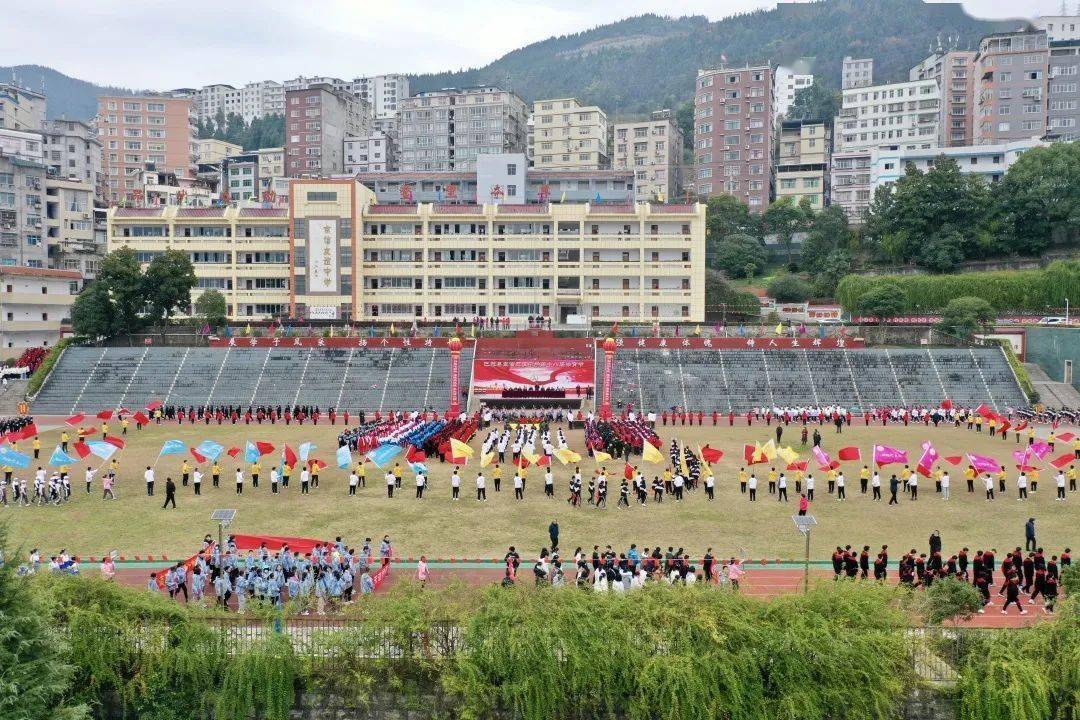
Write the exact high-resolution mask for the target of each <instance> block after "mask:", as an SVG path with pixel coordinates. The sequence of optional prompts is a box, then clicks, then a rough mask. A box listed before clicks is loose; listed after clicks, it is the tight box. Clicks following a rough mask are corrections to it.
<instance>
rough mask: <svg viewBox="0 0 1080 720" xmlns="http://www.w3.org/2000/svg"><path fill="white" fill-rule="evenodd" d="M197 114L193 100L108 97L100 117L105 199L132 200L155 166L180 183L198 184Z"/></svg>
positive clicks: (103, 100) (100, 105) (101, 99)
mask: <svg viewBox="0 0 1080 720" xmlns="http://www.w3.org/2000/svg"><path fill="white" fill-rule="evenodd" d="M195 118H196V115H195V112H194V108H193V105H192V100H191V99H190V98H178V97H169V96H166V95H134V96H131V95H115V96H114V95H105V96H101V97H99V98H98V115H97V119H96V124H97V131H98V139H99V140H100V141H101V143H102V146H103V149H102V153H103V161H102V172H103V173H104V174H105V185H106V192H107V195H106V198H105V199H106V200H107V201H108V202H110V203H115V202H119V201H120V200H121V199H128V200H131V199H133V195H132V193H133V192H134V191H135V190H136V189H137V187H138V185H139V179H140V176H141V173H142V172H143V171H145V170H146V169H147V167H148V166H149V167H152V168H153V169H154V170H155V171H160V172H168V173H172V174H174V175H175V176H176V178H177V180H178V181H179V182H181V183H191V182H194V179H195V175H196V167H195V159H196V154H197V149H196V147H195Z"/></svg>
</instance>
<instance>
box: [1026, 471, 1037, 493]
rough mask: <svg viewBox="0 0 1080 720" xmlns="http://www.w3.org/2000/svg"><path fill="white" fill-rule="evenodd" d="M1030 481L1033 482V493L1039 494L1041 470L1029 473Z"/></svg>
mask: <svg viewBox="0 0 1080 720" xmlns="http://www.w3.org/2000/svg"><path fill="white" fill-rule="evenodd" d="M1028 479H1029V480H1031V492H1038V490H1039V469H1038V468H1034V469H1032V471H1031V472H1030V473H1028Z"/></svg>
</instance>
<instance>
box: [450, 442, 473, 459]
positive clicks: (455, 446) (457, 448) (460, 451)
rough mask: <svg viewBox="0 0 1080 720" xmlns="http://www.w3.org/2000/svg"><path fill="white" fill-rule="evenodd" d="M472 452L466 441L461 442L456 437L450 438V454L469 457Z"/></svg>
mask: <svg viewBox="0 0 1080 720" xmlns="http://www.w3.org/2000/svg"><path fill="white" fill-rule="evenodd" d="M474 452H475V451H474V450H473V449H472V448H471V447H469V444H468V443H463V442H461V441H460V440H458V439H457V438H453V437H452V438H450V454H451V455H453V456H454V457H466V458H471V457H472V456H473V453H474Z"/></svg>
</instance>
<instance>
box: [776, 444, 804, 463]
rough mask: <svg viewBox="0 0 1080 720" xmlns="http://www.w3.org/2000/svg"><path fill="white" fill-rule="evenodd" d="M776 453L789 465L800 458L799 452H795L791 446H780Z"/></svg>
mask: <svg viewBox="0 0 1080 720" xmlns="http://www.w3.org/2000/svg"><path fill="white" fill-rule="evenodd" d="M776 454H777V455H779V456H780V458H781V459H782V460H783V461H784V462H785V463H787V464H788V465H790V464H791V463H793V462H795V461H796V460H798V459H799V453H797V452H795V451H794V450H792V449H791V448H790V447H782V448H778V449H777V451H776Z"/></svg>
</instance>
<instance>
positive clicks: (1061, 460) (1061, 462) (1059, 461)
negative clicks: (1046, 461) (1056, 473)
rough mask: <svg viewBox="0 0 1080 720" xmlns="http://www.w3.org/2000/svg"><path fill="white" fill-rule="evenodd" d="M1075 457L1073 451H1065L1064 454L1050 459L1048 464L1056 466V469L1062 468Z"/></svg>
mask: <svg viewBox="0 0 1080 720" xmlns="http://www.w3.org/2000/svg"><path fill="white" fill-rule="evenodd" d="M1075 459H1076V458H1075V457H1074V453H1065V454H1064V455H1061V456H1059V457H1056V458H1054V459H1053V460H1051V461H1050V464H1051V465H1053V466H1054V467H1056V468H1057V469H1058V470H1064V469H1065V466H1066V465H1068V464H1069V463H1071V462H1072V461H1073V460H1075Z"/></svg>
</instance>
